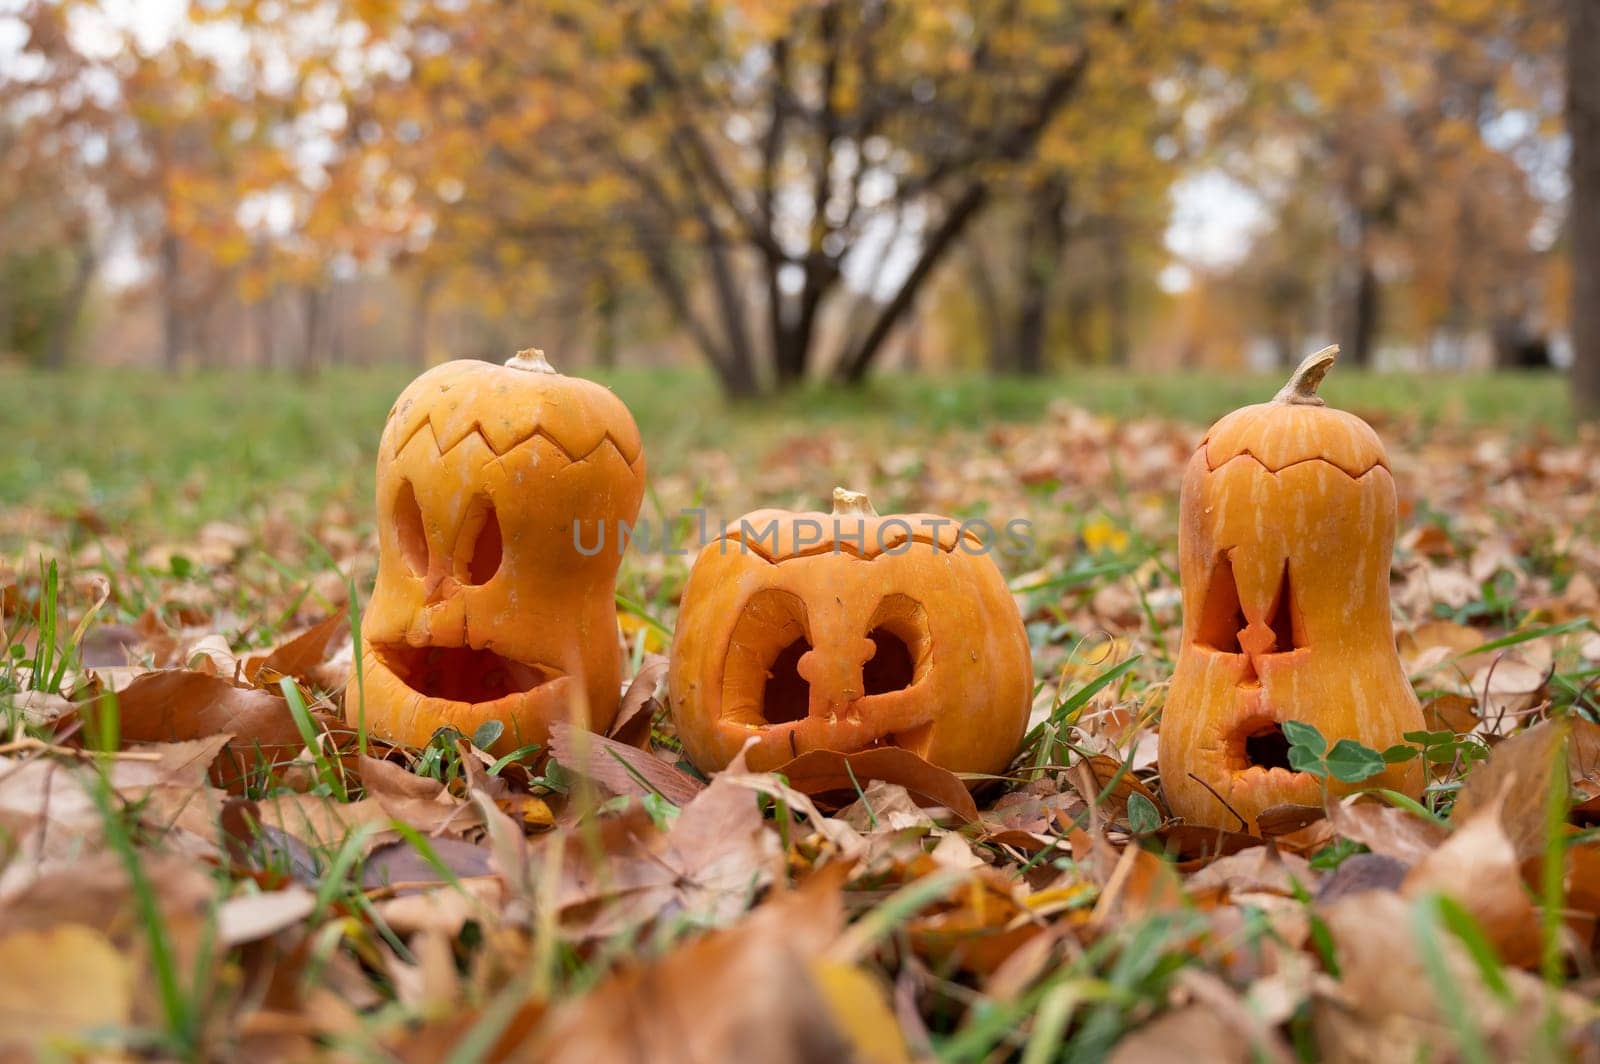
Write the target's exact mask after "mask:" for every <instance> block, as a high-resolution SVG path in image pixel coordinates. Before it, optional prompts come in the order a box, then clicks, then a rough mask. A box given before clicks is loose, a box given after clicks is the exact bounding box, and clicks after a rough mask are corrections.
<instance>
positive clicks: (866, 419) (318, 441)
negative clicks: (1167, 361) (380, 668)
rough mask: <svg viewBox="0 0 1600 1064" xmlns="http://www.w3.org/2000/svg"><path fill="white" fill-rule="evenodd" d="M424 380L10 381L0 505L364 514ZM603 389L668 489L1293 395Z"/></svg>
mask: <svg viewBox="0 0 1600 1064" xmlns="http://www.w3.org/2000/svg"><path fill="white" fill-rule="evenodd" d="M410 375H411V374H410V372H409V371H408V370H406V369H405V368H402V367H392V368H385V369H370V370H336V371H331V372H328V373H325V374H323V375H321V376H319V377H317V378H314V379H311V380H304V379H300V378H295V377H288V376H278V375H266V374H261V373H254V372H244V371H240V372H207V373H197V374H192V375H188V376H183V377H179V378H176V379H173V378H169V377H166V376H162V375H160V374H157V373H152V372H143V371H129V370H99V369H82V370H78V371H74V372H71V373H68V374H64V375H50V374H43V373H37V372H31V371H25V370H16V369H8V370H0V505H4V506H7V507H16V506H28V507H37V508H41V509H44V510H46V511H50V512H58V513H71V512H79V511H82V510H85V509H87V510H91V511H92V512H94V513H95V514H96V515H97V516H98V517H99V518H100V519H101V520H104V521H108V522H112V523H120V522H132V523H133V524H134V525H135V526H136V527H138V528H140V529H144V530H146V531H150V530H155V529H159V530H161V531H162V532H165V533H167V534H181V533H183V532H184V531H186V530H189V529H192V528H193V527H196V526H198V525H199V524H200V523H203V522H204V521H207V520H212V519H218V518H227V517H230V516H232V515H236V514H238V513H240V512H241V511H243V510H246V509H249V508H255V507H262V506H267V507H270V506H271V505H272V504H273V499H274V496H275V494H276V493H278V492H279V491H282V490H292V491H293V492H294V493H295V494H296V495H298V496H301V497H305V498H311V499H319V500H350V501H354V502H356V503H357V504H358V505H360V504H361V503H362V502H363V501H364V500H365V499H366V498H367V497H368V495H369V494H370V491H371V481H372V469H371V466H372V459H373V454H374V450H375V447H376V443H377V438H378V434H379V432H380V430H381V428H382V425H383V419H384V416H385V414H386V413H387V411H388V409H389V406H390V404H391V403H392V402H393V401H394V398H395V396H396V395H397V394H398V393H399V391H400V390H401V389H402V388H403V387H404V386H405V384H406V382H407V380H408V379H409V377H410ZM602 376H603V379H604V380H605V381H606V383H608V384H610V385H611V386H612V387H614V388H615V389H616V391H617V392H618V394H620V395H621V396H622V397H623V399H624V400H626V401H627V403H628V405H629V406H630V407H631V408H632V410H633V411H634V415H635V417H636V418H637V420H638V422H639V426H640V429H641V431H642V432H643V433H644V436H645V439H646V441H647V445H648V447H649V450H650V454H651V465H652V470H653V471H656V472H665V471H670V470H676V469H677V468H678V464H679V463H680V462H681V461H682V457H683V456H684V455H686V454H689V453H690V452H691V451H692V450H694V449H696V448H703V447H711V448H724V449H727V450H728V451H729V452H730V453H733V454H735V455H740V454H747V453H750V452H751V450H752V445H754V444H758V443H760V442H761V441H762V440H766V439H771V438H772V437H774V436H775V435H778V434H782V433H787V432H795V431H803V430H804V429H805V428H807V427H814V428H815V429H816V430H817V431H819V432H837V431H852V432H860V433H861V434H862V435H863V437H864V438H866V439H870V440H883V439H885V438H894V439H896V440H897V442H900V443H907V442H912V441H913V440H914V434H916V433H917V432H919V431H932V430H939V429H946V428H953V427H962V426H966V427H977V426H980V425H982V424H984V423H986V422H990V421H997V420H1004V421H1027V420H1032V419H1035V418H1038V417H1040V416H1042V415H1043V414H1044V413H1045V411H1046V410H1047V409H1048V407H1049V406H1050V405H1051V404H1052V403H1054V402H1057V401H1063V402H1066V403H1072V404H1076V405H1079V406H1082V407H1085V408H1087V409H1090V410H1094V411H1097V412H1101V413H1104V414H1107V415H1110V416H1113V417H1119V418H1125V417H1147V416H1158V417H1173V418H1177V419H1180V420H1184V421H1189V422H1193V423H1195V424H1204V423H1207V422H1209V421H1211V420H1212V419H1214V418H1216V417H1217V416H1218V415H1220V414H1222V413H1224V412H1226V411H1227V410H1230V409H1232V408H1234V407H1236V406H1239V405H1242V404H1244V403H1247V402H1255V401H1260V400H1263V399H1266V398H1268V397H1270V396H1271V395H1272V394H1273V392H1274V391H1275V390H1276V389H1277V387H1278V385H1279V383H1280V381H1279V380H1277V379H1276V378H1274V377H1268V376H1259V375H1237V374H1228V373H1223V372H1212V373H1174V374H1165V375H1159V376H1157V375H1150V374H1122V373H1113V372H1108V371H1102V370H1095V371H1073V372H1071V373H1064V374H1061V375H1057V376H1052V377H1047V378H1042V379H1039V380H1016V379H994V378H989V377H984V376H978V375H961V376H890V377H883V378H879V379H877V380H874V381H872V382H871V383H870V384H869V385H868V386H867V387H865V388H863V389H860V390H855V391H844V390H840V389H836V388H812V389H808V390H806V391H803V392H799V393H796V394H793V395H789V396H784V397H781V398H776V399H770V400H763V401H759V402H755V403H747V404H733V405H730V404H728V403H726V402H725V401H724V400H723V399H722V398H721V397H720V396H719V395H718V393H717V389H716V386H715V383H714V382H713V381H712V380H711V378H710V377H709V376H707V375H706V374H705V373H703V372H699V371H696V370H687V369H685V370H637V369H624V370H619V371H615V372H613V373H610V374H605V375H602ZM1323 391H1324V394H1326V396H1327V397H1328V399H1329V400H1330V401H1331V402H1333V403H1335V404H1338V405H1342V406H1347V407H1351V408H1354V409H1356V410H1359V411H1361V412H1362V413H1364V414H1367V415H1369V416H1388V417H1395V418H1415V419H1418V420H1419V421H1420V422H1421V423H1422V424H1423V425H1432V424H1436V423H1466V424H1495V425H1499V426H1502V427H1507V428H1511V429H1514V430H1515V429H1530V430H1531V429H1536V428H1537V429H1543V430H1548V431H1552V432H1555V433H1558V434H1562V433H1567V432H1570V431H1571V419H1570V414H1569V413H1568V410H1567V404H1566V394H1565V382H1564V380H1563V379H1562V378H1561V377H1559V376H1556V375H1548V374H1547V375H1512V374H1502V375H1484V374H1479V375H1450V376H1433V377H1429V376H1420V375H1378V374H1364V373H1359V372H1353V371H1350V370H1349V369H1347V368H1341V369H1340V370H1339V371H1337V372H1336V373H1335V374H1334V375H1333V376H1332V377H1331V378H1330V379H1329V381H1328V383H1327V384H1326V385H1325V386H1324V389H1323ZM845 426H848V428H846V427H845Z"/></svg>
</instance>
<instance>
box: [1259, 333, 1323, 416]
mask: <svg viewBox="0 0 1600 1064" xmlns="http://www.w3.org/2000/svg"><path fill="white" fill-rule="evenodd" d="M1338 357H1339V345H1338V344H1329V345H1328V346H1327V347H1324V348H1323V349H1322V350H1321V351H1317V352H1314V353H1313V354H1309V355H1307V356H1306V357H1305V361H1303V362H1301V363H1300V365H1299V366H1297V367H1295V371H1294V374H1293V375H1292V376H1291V377H1290V378H1289V383H1288V384H1285V385H1284V386H1283V387H1282V388H1281V389H1279V391H1278V394H1277V395H1275V396H1273V397H1272V401H1273V402H1275V403H1297V404H1299V405H1301V406H1321V405H1322V396H1320V395H1318V394H1317V385H1319V384H1321V383H1322V378H1324V377H1326V376H1327V375H1328V371H1329V370H1330V369H1332V368H1333V363H1334V361H1335V360H1336V359H1337V358H1338Z"/></svg>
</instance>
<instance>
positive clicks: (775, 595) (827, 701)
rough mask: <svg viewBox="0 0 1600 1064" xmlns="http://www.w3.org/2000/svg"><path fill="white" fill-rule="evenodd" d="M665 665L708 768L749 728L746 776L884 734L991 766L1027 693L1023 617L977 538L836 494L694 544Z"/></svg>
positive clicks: (884, 740) (1017, 724)
mask: <svg viewBox="0 0 1600 1064" xmlns="http://www.w3.org/2000/svg"><path fill="white" fill-rule="evenodd" d="M669 675H670V687H671V698H672V716H673V720H674V721H675V722H676V723H677V728H678V736H679V738H680V739H681V740H682V741H683V746H684V750H685V751H686V752H687V753H688V754H689V757H690V759H691V760H692V761H693V762H694V763H695V764H696V765H697V766H699V767H700V768H701V769H703V770H706V771H712V770H716V769H720V768H722V767H724V766H725V765H727V763H728V762H729V761H730V760H731V759H732V758H733V756H734V755H735V754H736V753H738V751H739V750H740V749H741V748H742V747H743V746H744V745H745V742H746V741H747V740H748V739H750V738H751V737H754V738H755V739H756V743H755V745H754V746H753V747H751V749H750V751H749V753H748V755H747V759H746V763H747V764H748V765H749V766H750V768H751V769H752V770H755V771H765V770H768V769H771V768H775V767H776V766H778V765H781V764H783V763H784V762H786V761H788V760H790V759H792V758H794V757H797V756H799V755H800V754H804V753H808V752H810V751H812V750H837V751H842V752H846V753H851V752H854V751H857V750H863V749H866V748H868V747H874V746H900V747H904V748H906V749H909V750H912V751H913V752H915V753H917V754H919V755H921V756H922V757H924V758H925V759H927V760H928V761H931V762H933V763H934V764H936V765H941V766H943V767H945V768H948V769H951V770H952V771H958V772H960V771H965V772H981V773H995V772H1000V771H1002V770H1003V769H1004V768H1005V767H1006V765H1007V763H1008V762H1009V761H1010V760H1011V758H1012V756H1013V755H1014V754H1015V753H1016V750H1017V745H1018V742H1019V741H1020V739H1021V737H1022V733H1023V729H1024V726H1025V725H1026V724H1027V720H1028V709H1029V704H1030V701H1031V698H1032V693H1033V667H1032V659H1031V657H1030V655H1029V651H1028V639H1027V635H1026V633H1025V632H1024V630H1023V626H1022V618H1021V615H1020V614H1019V613H1018V612H1017V606H1016V602H1015V600H1014V599H1013V598H1012V597H1011V593H1010V591H1009V590H1008V589H1007V587H1006V584H1005V580H1004V579H1002V577H1001V575H1000V570H999V569H998V568H996V566H995V564H994V561H993V560H992V559H991V558H990V557H989V556H988V554H987V553H986V552H985V547H984V545H983V543H982V542H981V541H980V540H979V538H978V537H977V536H975V535H973V534H972V533H971V532H970V531H964V530H962V529H961V528H960V527H959V522H957V521H956V520H954V519H953V518H946V517H936V516H934V515H931V514H906V515H903V516H889V517H879V516H878V514H877V513H876V512H875V511H874V510H873V509H872V507H871V505H870V503H868V502H867V500H866V498H865V496H862V495H858V494H856V493H854V492H847V491H844V490H843V489H839V490H837V491H835V492H834V508H833V512H832V513H830V514H823V513H793V512H790V511H786V510H758V511H756V512H754V513H751V514H748V515H746V516H745V517H743V518H741V519H740V520H739V521H738V522H736V523H734V524H731V525H729V526H728V527H727V528H726V529H725V530H724V531H723V533H722V535H721V536H719V537H718V538H717V539H715V540H713V541H712V542H710V543H709V544H707V545H706V546H705V547H704V548H703V549H702V550H701V551H700V554H699V557H698V558H696V559H695V563H694V568H693V570H692V571H691V572H690V574H689V582H688V584H687V586H686V587H685V588H684V592H683V603H682V609H681V611H680V613H679V615H678V626H677V632H676V636H675V639H674V642H673V646H672V664H671V669H670V673H669Z"/></svg>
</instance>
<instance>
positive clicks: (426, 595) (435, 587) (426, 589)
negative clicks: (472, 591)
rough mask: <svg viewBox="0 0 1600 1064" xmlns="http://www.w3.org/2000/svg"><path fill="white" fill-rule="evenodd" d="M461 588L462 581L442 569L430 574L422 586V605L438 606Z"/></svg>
mask: <svg viewBox="0 0 1600 1064" xmlns="http://www.w3.org/2000/svg"><path fill="white" fill-rule="evenodd" d="M460 587H461V583H460V581H458V580H457V579H456V578H455V577H454V576H451V575H450V574H449V573H447V572H445V571H443V570H442V569H441V570H435V571H433V572H430V573H429V574H428V578H427V580H426V581H425V582H424V583H423V585H422V604H423V605H424V606H437V605H438V604H439V603H441V602H443V601H444V600H445V599H447V598H449V597H450V596H451V595H453V594H455V593H456V591H457V590H458V589H459V588H460Z"/></svg>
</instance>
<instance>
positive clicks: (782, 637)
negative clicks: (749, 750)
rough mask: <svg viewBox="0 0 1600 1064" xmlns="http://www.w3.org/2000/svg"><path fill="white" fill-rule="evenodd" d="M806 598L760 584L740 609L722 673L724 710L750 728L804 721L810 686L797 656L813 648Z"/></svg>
mask: <svg viewBox="0 0 1600 1064" xmlns="http://www.w3.org/2000/svg"><path fill="white" fill-rule="evenodd" d="M808 633H809V623H808V621H807V617H806V605H805V602H804V601H802V600H801V599H800V597H799V596H798V595H795V594H793V593H792V592H789V591H781V590H779V589H777V588H762V589H761V590H759V591H757V592H756V593H755V594H753V595H751V596H750V599H749V601H748V602H746V603H745V606H744V608H743V609H742V610H740V611H739V619H738V620H737V621H736V622H735V623H734V627H733V636H732V638H731V639H730V640H729V642H728V656H727V659H726V661H725V662H724V666H723V668H724V671H723V680H722V683H723V695H722V697H723V712H724V716H725V718H726V719H728V720H732V721H737V722H739V723H741V724H744V725H746V726H749V727H768V726H771V725H774V724H790V723H793V722H794V721H797V720H804V719H805V718H806V714H807V712H808V710H809V707H810V704H811V684H810V683H808V682H807V681H806V678H805V677H804V676H801V675H800V659H801V658H803V657H805V656H806V654H808V653H810V652H811V638H810V635H809V634H808Z"/></svg>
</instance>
